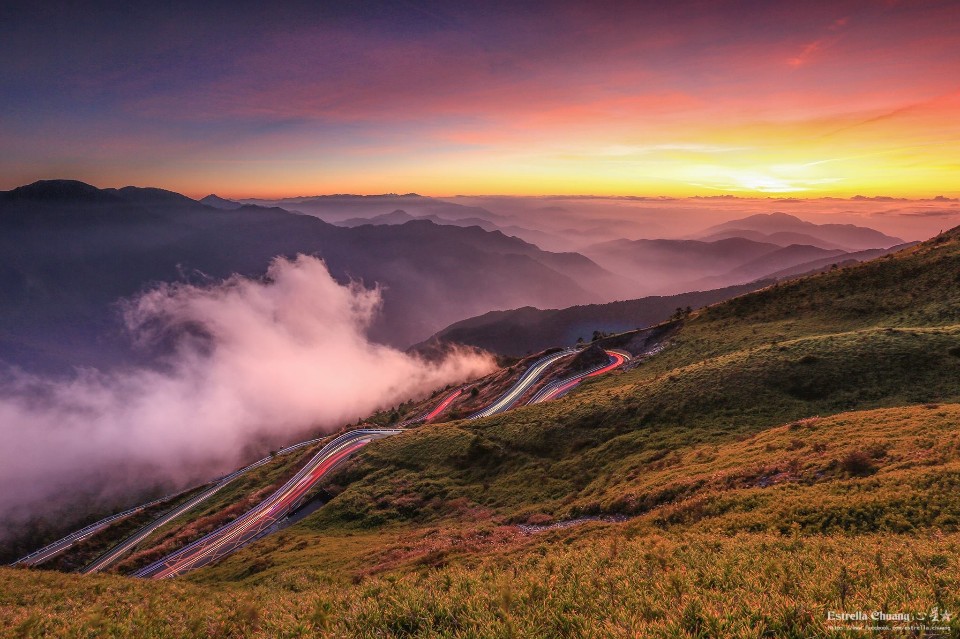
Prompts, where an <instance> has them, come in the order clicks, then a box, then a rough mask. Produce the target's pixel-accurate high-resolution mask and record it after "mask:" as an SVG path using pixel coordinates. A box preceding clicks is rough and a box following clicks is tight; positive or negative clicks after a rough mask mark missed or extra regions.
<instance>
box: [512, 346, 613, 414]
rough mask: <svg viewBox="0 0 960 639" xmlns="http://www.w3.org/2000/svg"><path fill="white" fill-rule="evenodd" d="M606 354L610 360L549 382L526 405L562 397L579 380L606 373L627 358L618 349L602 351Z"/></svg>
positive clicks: (578, 382)
mask: <svg viewBox="0 0 960 639" xmlns="http://www.w3.org/2000/svg"><path fill="white" fill-rule="evenodd" d="M604 352H606V354H607V357H609V358H610V360H609V361H608V362H607V363H606V364H600V365H598V366H595V367H593V368H591V369H589V370H586V371H584V372H582V373H577V374H576V375H571V376H570V377H566V378H564V379H560V380H557V381H555V382H551V383H549V384H547V385H546V386H544V387H543V388H541V389H540V390H539V391H537V394H536V395H534V396H533V397H531V398H530V401H529V402H527V405H528V406H529V405H531V404H539V403H541V402H546V401H549V400H551V399H557V398H558V397H563V396H564V395H566V394H567V393H569V392H570V391H571V390H573V389H574V388H575V387H576V386H577V385H578V384H580V382H582V381H583V380H585V379H586V378H588V377H595V376H597V375H603V374H604V373H608V372H610V371H612V370H613V369H615V368H619V367H620V366H622V365H623V363H624V362H625V361H627V359H628V358H629V356H628V355H626V354H624V353H621V352H619V351H604Z"/></svg>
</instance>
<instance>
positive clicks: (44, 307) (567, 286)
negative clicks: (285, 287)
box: [0, 181, 619, 370]
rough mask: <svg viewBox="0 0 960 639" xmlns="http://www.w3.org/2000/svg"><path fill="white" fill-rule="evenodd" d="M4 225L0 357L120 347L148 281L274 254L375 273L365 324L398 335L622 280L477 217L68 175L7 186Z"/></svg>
mask: <svg viewBox="0 0 960 639" xmlns="http://www.w3.org/2000/svg"><path fill="white" fill-rule="evenodd" d="M0 231H2V232H0V251H2V254H3V255H4V256H5V259H4V261H3V266H2V273H0V278H2V279H0V282H2V287H0V290H2V296H3V299H2V308H3V311H2V315H0V330H2V336H0V357H2V359H4V360H5V361H7V362H13V363H17V364H20V365H23V366H25V367H27V368H35V369H48V370H49V369H61V370H62V369H63V368H64V367H69V366H72V365H78V364H80V365H88V366H100V365H105V364H109V363H110V362H112V361H114V360H116V359H117V358H118V357H121V356H125V355H126V354H127V353H126V350H127V349H126V348H125V346H124V344H123V339H122V335H121V333H122V330H121V328H122V327H121V325H120V323H119V322H118V319H117V318H118V308H117V306H116V303H117V302H118V301H119V300H121V299H123V298H126V297H129V296H132V295H134V294H136V293H138V292H140V291H141V290H143V289H144V288H146V287H149V286H150V285H151V284H154V283H156V282H163V281H188V282H194V283H204V282H206V283H209V282H214V281H217V280H219V279H222V278H225V277H227V276H229V275H231V274H233V273H238V274H241V275H246V276H253V277H259V276H262V275H263V274H264V273H265V272H266V268H267V266H268V265H269V263H270V261H271V260H272V259H273V258H274V257H276V256H287V257H293V256H295V255H296V254H298V253H306V254H312V255H317V256H319V257H321V258H322V259H324V260H325V261H326V263H327V266H328V267H329V269H330V271H331V273H332V274H333V276H334V277H335V278H336V279H337V281H339V282H341V283H347V282H350V281H353V280H356V281H361V282H363V283H364V285H366V286H368V287H371V286H374V285H379V286H380V287H381V288H382V297H383V309H382V313H381V314H380V315H379V316H378V318H377V319H376V320H375V322H374V324H373V325H372V326H371V328H370V334H371V336H372V337H373V338H374V339H376V340H378V341H382V342H384V343H387V344H392V345H400V346H406V345H409V344H411V343H413V342H415V341H419V340H421V339H424V338H426V337H428V336H429V335H431V334H432V333H433V332H435V331H436V330H438V329H440V328H442V327H443V326H445V325H446V324H449V323H451V322H453V321H456V320H458V319H461V318H463V317H465V316H469V315H474V314H477V313H481V312H485V311H488V310H490V309H494V308H511V307H515V306H522V305H525V304H530V303H533V304H536V305H538V306H557V305H569V304H576V303H584V302H592V301H603V295H602V294H599V293H598V292H597V291H606V290H607V288H609V287H611V286H616V285H617V284H618V282H619V278H617V277H616V276H613V275H612V274H610V273H608V272H606V271H604V270H603V269H601V268H600V267H598V266H597V265H596V264H594V263H592V262H591V261H590V260H588V259H587V258H585V257H583V256H581V255H577V254H556V253H549V252H546V251H541V250H540V249H538V248H537V247H535V246H533V245H530V244H527V243H525V242H523V241H521V240H518V239H516V238H510V237H507V236H505V235H503V234H501V233H498V232H492V233H491V232H487V231H484V230H482V229H480V228H476V227H471V228H461V227H456V226H438V225H436V224H433V223H431V222H428V221H413V222H410V223H408V224H405V225H402V226H399V227H386V226H362V227H358V228H354V229H350V228H343V227H338V226H334V225H331V224H328V223H325V222H323V221H322V220H319V219H317V218H316V217H313V216H308V215H296V214H292V213H289V212H287V211H284V210H282V209H278V208H267V207H261V206H253V205H245V206H243V207H241V208H238V209H236V210H232V211H224V210H220V209H216V208H213V207H210V206H206V205H204V204H201V203H199V202H197V201H194V200H191V199H190V198H186V197H184V196H182V195H179V194H176V193H172V192H169V191H162V190H159V189H142V188H135V187H126V188H123V189H119V190H108V189H97V188H95V187H92V186H90V185H87V184H83V183H80V182H72V181H46V182H38V183H35V184H32V185H29V186H26V187H20V188H17V189H14V190H12V191H8V192H5V193H2V194H0ZM608 293H609V294H613V293H612V291H608ZM121 358H122V357H121Z"/></svg>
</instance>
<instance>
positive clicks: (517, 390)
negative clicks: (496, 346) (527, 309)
mask: <svg viewBox="0 0 960 639" xmlns="http://www.w3.org/2000/svg"><path fill="white" fill-rule="evenodd" d="M576 352H577V350H576V349H574V348H566V349H564V350H562V351H559V352H557V353H552V354H550V355H547V356H546V357H541V358H540V359H538V360H537V361H535V362H534V363H533V364H531V365H530V368H528V369H527V371H526V372H525V373H524V374H523V375H522V376H521V377H520V379H518V380H517V381H516V383H515V384H514V385H513V386H511V387H510V388H509V389H508V390H507V392H506V393H504V394H503V395H501V396H500V397H499V398H497V400H496V401H494V402H493V403H492V404H490V405H489V406H487V407H486V408H484V409H483V410H481V411H478V412H476V413H474V414H473V415H470V417H469V419H479V418H481V417H489V416H490V415H496V414H497V413H502V412H503V411H505V410H509V409H510V408H512V407H513V405H514V404H516V403H517V400H519V399H520V398H521V397H522V396H523V394H524V393H526V392H527V390H529V389H530V387H531V386H533V385H534V384H535V383H536V382H537V380H538V379H540V376H541V375H543V373H544V371H546V370H547V369H548V368H550V366H551V365H552V364H553V363H554V362H556V361H557V360H559V359H563V358H564V357H570V356H571V355H573V354H574V353H576Z"/></svg>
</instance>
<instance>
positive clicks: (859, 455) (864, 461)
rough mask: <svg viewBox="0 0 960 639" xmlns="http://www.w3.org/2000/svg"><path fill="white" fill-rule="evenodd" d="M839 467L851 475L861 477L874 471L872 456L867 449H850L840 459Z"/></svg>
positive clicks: (875, 468)
mask: <svg viewBox="0 0 960 639" xmlns="http://www.w3.org/2000/svg"><path fill="white" fill-rule="evenodd" d="M840 467H841V468H842V469H843V470H845V471H846V472H848V473H850V474H851V475H854V476H857V477H863V476H864V475H870V474H872V473H874V472H876V470H877V467H876V466H874V465H873V461H872V456H871V455H870V453H868V452H867V451H863V450H852V451H850V452H849V453H847V454H846V455H845V456H844V457H843V459H841V460H840Z"/></svg>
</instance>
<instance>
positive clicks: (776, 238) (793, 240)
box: [700, 229, 849, 250]
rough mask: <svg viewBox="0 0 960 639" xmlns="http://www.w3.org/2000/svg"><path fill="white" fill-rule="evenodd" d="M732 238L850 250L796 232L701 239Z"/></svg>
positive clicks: (738, 232)
mask: <svg viewBox="0 0 960 639" xmlns="http://www.w3.org/2000/svg"><path fill="white" fill-rule="evenodd" d="M731 237H743V238H746V239H748V240H753V241H755V242H766V243H769V244H777V245H779V246H790V245H791V244H803V245H806V246H817V247H819V248H824V249H841V250H849V249H847V248H846V247H843V246H840V245H839V244H834V243H833V242H827V241H825V240H822V239H820V238H817V237H814V236H813V235H808V234H807V233H797V232H795V231H778V232H776V233H761V232H760V231H751V230H748V229H727V230H725V231H719V232H717V233H714V234H712V235H709V236H707V237H702V238H700V239H701V240H703V241H705V242H715V241H716V240H723V239H727V238H731Z"/></svg>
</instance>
